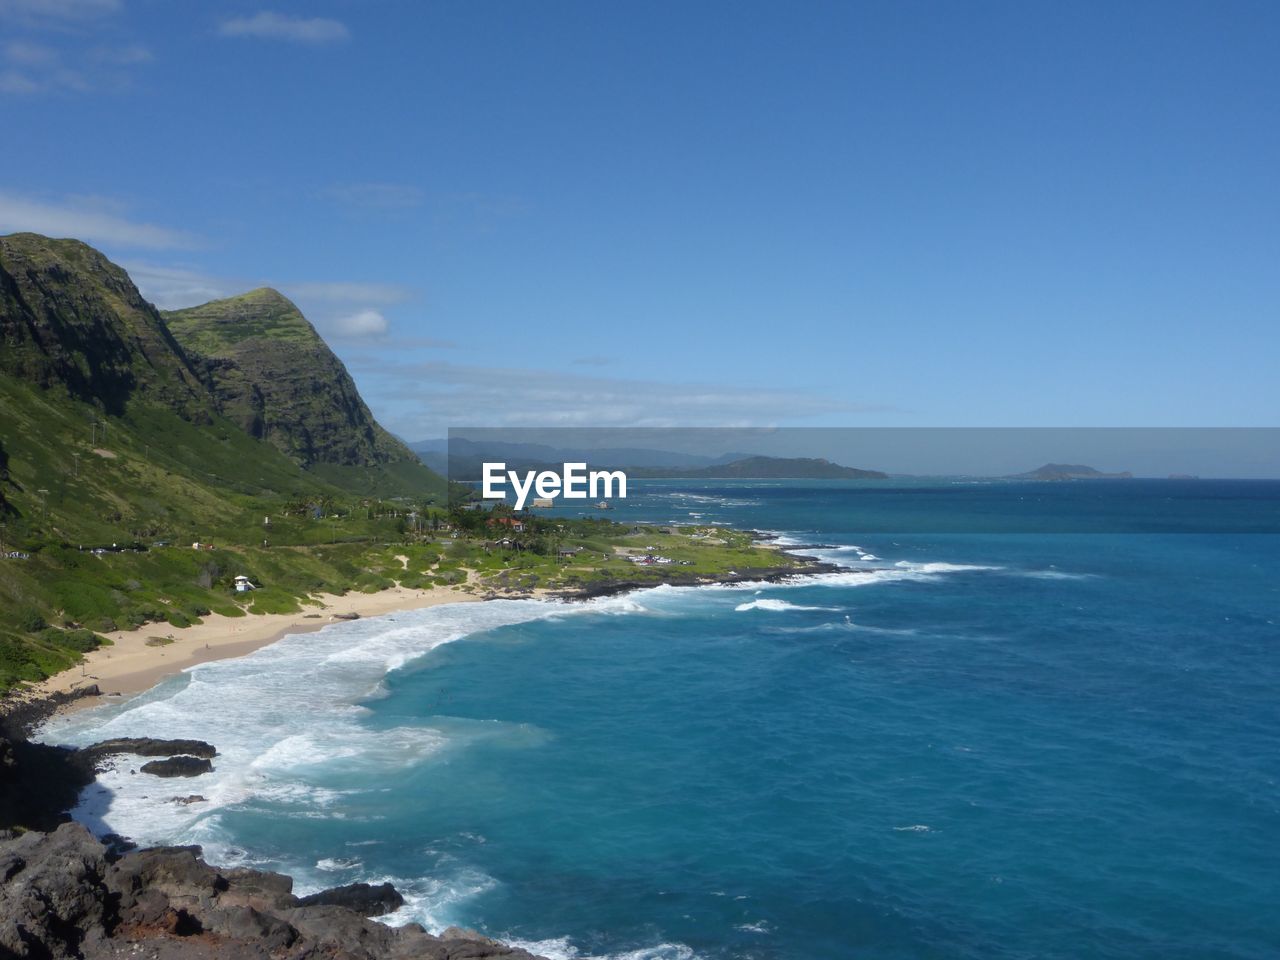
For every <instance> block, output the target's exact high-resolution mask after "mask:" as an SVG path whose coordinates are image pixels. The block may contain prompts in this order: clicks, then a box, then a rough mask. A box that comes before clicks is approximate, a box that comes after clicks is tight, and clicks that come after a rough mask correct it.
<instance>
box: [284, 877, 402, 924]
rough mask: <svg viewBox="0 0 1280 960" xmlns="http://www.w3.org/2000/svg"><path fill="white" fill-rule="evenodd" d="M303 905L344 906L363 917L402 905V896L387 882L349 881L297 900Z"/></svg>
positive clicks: (373, 915)
mask: <svg viewBox="0 0 1280 960" xmlns="http://www.w3.org/2000/svg"><path fill="white" fill-rule="evenodd" d="M298 902H299V903H300V904H301V905H302V906H304V907H346V908H347V909H348V910H354V911H355V912H356V913H358V914H360V915H361V916H363V917H380V916H382V915H383V914H387V913H391V912H392V911H393V910H399V909H400V908H401V907H403V906H404V897H402V896H401V895H400V891H399V890H397V889H396V888H395V887H393V886H392V885H391V884H389V883H380V884H378V885H377V886H372V885H370V884H368V883H350V884H347V885H346V886H345V887H334V888H332V889H331V890H322V891H321V892H320V893H313V894H311V896H309V897H303V898H302V899H301V900H300V901H298Z"/></svg>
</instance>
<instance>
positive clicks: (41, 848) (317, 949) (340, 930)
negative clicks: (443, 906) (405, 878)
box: [0, 823, 537, 960]
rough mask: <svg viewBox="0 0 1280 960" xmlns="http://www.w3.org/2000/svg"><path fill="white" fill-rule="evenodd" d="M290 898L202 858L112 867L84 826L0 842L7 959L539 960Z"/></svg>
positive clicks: (134, 857) (378, 895)
mask: <svg viewBox="0 0 1280 960" xmlns="http://www.w3.org/2000/svg"><path fill="white" fill-rule="evenodd" d="M292 889H293V881H292V880H290V879H289V878H288V877H286V876H283V875H282V874H278V873H266V872H259V871H256V870H248V869H243V868H241V869H234V870H219V869H218V868H216V867H212V866H210V865H209V864H207V863H205V862H204V860H203V859H201V856H200V848H199V847H155V848H152V849H148V850H138V851H135V852H130V853H125V854H123V855H122V856H120V857H119V859H118V860H116V861H115V862H114V863H113V862H111V857H110V856H108V853H107V850H106V848H105V847H104V846H103V845H102V844H101V843H99V842H98V841H97V840H95V839H94V838H93V837H92V836H91V835H90V834H89V833H88V831H86V830H85V829H84V828H83V827H82V826H80V825H79V824H72V823H68V824H63V825H62V826H61V827H59V828H58V829H57V830H56V831H55V832H53V833H48V834H46V833H35V832H32V833H27V834H23V835H22V836H19V837H16V838H15V837H10V838H7V839H4V838H0V957H5V958H7V957H10V956H16V957H31V958H49V960H70V958H73V957H74V958H84V960H108V958H113V960H114V958H125V957H130V958H132V957H147V958H150V960H244V958H261V960H273V958H274V960H284V958H289V960H304V958H306V960H311V958H315V960H329V958H334V960H337V958H342V960H410V958H414V960H488V958H508V960H537V958H535V957H533V956H532V955H531V954H529V953H526V952H525V951H523V950H515V949H512V948H511V947H508V946H506V945H504V944H501V943H498V942H497V941H495V940H490V939H488V938H487V937H483V936H481V935H480V934H477V933H474V932H472V931H468V930H459V929H456V928H450V929H449V930H446V931H445V932H444V934H443V935H442V936H440V937H434V936H432V935H431V934H429V933H427V932H426V931H425V930H423V929H422V927H420V926H418V925H417V924H412V923H411V924H408V925H406V926H403V927H388V926H385V925H383V924H380V923H377V922H376V921H374V920H370V919H368V918H367V917H364V916H361V915H360V913H357V912H356V911H354V910H350V909H348V908H347V907H345V906H338V905H334V904H321V903H314V904H313V905H308V904H307V903H306V902H305V901H300V900H299V899H298V898H297V897H295V896H294V895H293V893H292ZM326 894H329V895H333V896H334V897H335V898H338V899H344V900H347V901H348V902H351V903H355V904H358V905H360V906H361V908H362V909H379V910H380V909H383V908H384V907H387V906H389V905H391V904H398V903H399V902H401V901H400V895H399V894H398V893H396V891H395V890H394V889H393V888H391V887H389V886H387V885H383V886H381V887H370V886H367V885H364V884H356V885H354V886H353V887H349V888H340V889H338V890H336V891H326ZM319 896H324V895H319Z"/></svg>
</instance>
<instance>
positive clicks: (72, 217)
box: [0, 191, 201, 250]
mask: <svg viewBox="0 0 1280 960" xmlns="http://www.w3.org/2000/svg"><path fill="white" fill-rule="evenodd" d="M125 213H126V211H125V208H123V207H122V206H121V205H120V204H119V202H118V201H112V200H102V199H98V198H91V197H65V198H63V199H62V200H61V201H57V202H53V201H47V200H37V199H33V198H30V197H24V196H20V195H18V194H14V193H6V192H2V191H0V230H2V231H4V232H6V233H8V232H16V231H32V232H34V233H43V234H47V235H49V236H53V237H75V238H76V239H78V240H88V241H92V242H94V243H102V244H107V245H110V246H120V247H137V248H143V249H151V250H174V249H191V248H194V247H198V246H201V242H200V240H199V238H197V237H195V236H194V235H192V234H190V233H187V232H185V231H182V230H174V229H171V228H169V227H164V226H160V225H158V224H154V223H145V222H141V221H138V220H134V219H131V218H129V217H128V216H126V215H125Z"/></svg>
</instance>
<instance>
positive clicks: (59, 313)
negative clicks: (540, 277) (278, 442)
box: [0, 233, 208, 419]
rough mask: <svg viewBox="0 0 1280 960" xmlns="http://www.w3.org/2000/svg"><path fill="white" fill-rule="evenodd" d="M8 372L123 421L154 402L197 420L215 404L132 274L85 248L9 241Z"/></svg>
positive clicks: (2, 355)
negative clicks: (136, 405)
mask: <svg viewBox="0 0 1280 960" xmlns="http://www.w3.org/2000/svg"><path fill="white" fill-rule="evenodd" d="M0 343H2V344H3V350H0V371H2V372H4V373H8V374H11V375H13V376H14V377H17V378H19V379H21V380H24V381H27V382H29V383H33V384H36V385H38V386H40V387H43V388H46V389H48V388H62V389H64V390H65V391H66V393H67V395H68V396H69V397H71V398H72V399H74V400H81V401H85V402H88V403H91V404H93V405H94V406H96V407H98V408H99V409H101V410H103V411H104V412H105V413H109V414H113V415H119V414H121V413H123V412H124V410H125V407H126V406H127V405H128V403H129V402H130V401H131V400H133V399H134V398H136V397H146V398H147V399H150V400H152V401H155V402H158V403H160V404H162V405H164V406H166V407H169V408H171V409H173V410H176V411H177V412H179V413H180V414H182V415H183V416H184V417H186V418H187V419H191V418H192V417H196V416H199V414H200V412H201V411H202V409H203V408H205V407H207V405H208V395H207V392H206V390H205V388H204V386H203V384H202V383H201V382H200V377H199V375H198V373H197V372H196V370H195V369H194V368H193V366H192V363H191V361H190V359H189V358H188V357H187V355H186V354H185V353H184V352H183V350H182V348H181V347H179V346H178V343H177V341H175V340H174V338H173V336H172V335H171V334H170V332H169V330H168V328H167V327H166V326H165V323H164V321H163V320H162V319H161V317H160V314H159V313H158V312H157V311H156V309H155V308H154V307H152V306H151V304H149V303H147V302H146V301H145V300H143V299H142V296H141V295H140V294H139V293H138V290H137V288H136V287H135V286H134V285H133V283H132V281H130V279H129V276H128V274H126V273H125V272H124V270H122V269H121V268H120V267H118V266H116V265H115V264H113V263H112V262H111V261H109V260H108V259H107V258H106V257H104V256H103V255H102V254H101V253H99V252H98V251H96V250H94V249H93V248H92V247H90V246H88V245H86V244H84V243H81V242H80V241H78V240H53V239H50V238H48V237H42V236H39V235H37V234H33V233H16V234H12V235H10V236H4V237H0Z"/></svg>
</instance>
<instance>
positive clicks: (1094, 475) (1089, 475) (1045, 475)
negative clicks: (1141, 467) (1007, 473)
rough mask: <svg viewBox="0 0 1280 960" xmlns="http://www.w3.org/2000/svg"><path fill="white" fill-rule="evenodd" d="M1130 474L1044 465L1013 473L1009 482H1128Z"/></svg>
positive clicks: (1069, 464) (1055, 464)
mask: <svg viewBox="0 0 1280 960" xmlns="http://www.w3.org/2000/svg"><path fill="white" fill-rule="evenodd" d="M1132 477H1133V474H1132V473H1129V472H1128V471H1125V472H1124V473H1103V472H1102V471H1101V470H1097V469H1095V468H1093V467H1086V466H1084V465H1083V464H1079V463H1046V464H1045V465H1044V466H1043V467H1039V468H1038V469H1035V470H1029V471H1028V472H1026V473H1015V474H1013V475H1012V476H1011V477H1009V478H1008V479H1010V480H1129V479H1131V478H1132Z"/></svg>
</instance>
